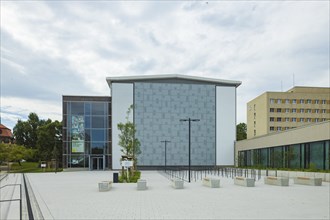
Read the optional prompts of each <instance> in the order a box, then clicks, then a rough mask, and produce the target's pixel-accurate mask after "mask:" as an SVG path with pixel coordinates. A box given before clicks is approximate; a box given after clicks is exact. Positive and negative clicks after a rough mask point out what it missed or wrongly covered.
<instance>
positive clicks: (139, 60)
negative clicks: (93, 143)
mask: <svg viewBox="0 0 330 220" xmlns="http://www.w3.org/2000/svg"><path fill="white" fill-rule="evenodd" d="M329 19H330V18H329V1H255V2H253V1H234V2H231V1H208V2H206V1H163V2H161V1H158V2H152V1H139V2H133V1H126V2H122V1H48V2H39V1H3V0H2V1H1V121H2V123H3V124H5V125H6V126H8V127H9V128H13V127H14V125H15V124H16V122H17V120H18V119H22V120H26V118H27V115H28V114H29V113H30V112H36V113H37V114H38V115H39V116H40V118H42V119H47V118H51V119H52V120H61V113H62V112H61V110H62V108H61V107H62V106H61V105H62V103H61V100H62V95H101V96H104V95H109V88H108V85H107V83H106V80H105V78H106V77H110V76H130V75H141V74H142V75H154V74H186V75H194V76H204V77H211V78H220V79H228V80H239V81H242V85H241V86H240V87H238V90H237V96H238V99H237V104H238V109H237V121H238V122H246V103H247V102H248V101H250V100H251V99H253V98H255V97H256V96H258V95H260V94H261V93H263V92H265V91H281V90H282V89H283V91H285V90H288V89H290V88H291V87H292V86H293V83H294V84H295V85H296V86H322V87H328V86H329V28H330V26H329ZM293 76H294V77H293ZM293 79H294V80H293Z"/></svg>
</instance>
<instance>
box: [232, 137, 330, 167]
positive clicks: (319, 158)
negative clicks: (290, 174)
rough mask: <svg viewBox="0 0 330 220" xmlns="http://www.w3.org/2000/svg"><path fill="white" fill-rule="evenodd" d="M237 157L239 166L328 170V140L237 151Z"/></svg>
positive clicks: (329, 146) (329, 143) (329, 152)
mask: <svg viewBox="0 0 330 220" xmlns="http://www.w3.org/2000/svg"><path fill="white" fill-rule="evenodd" d="M251 155H254V156H251ZM238 157H239V158H238V161H239V166H259V167H263V168H293V169H309V168H314V169H319V170H329V169H330V164H329V158H330V140H325V141H318V142H310V143H301V144H293V145H288V146H277V147H269V148H261V149H254V150H246V151H239V152H238Z"/></svg>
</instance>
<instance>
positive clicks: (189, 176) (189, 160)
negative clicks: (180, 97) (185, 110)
mask: <svg viewBox="0 0 330 220" xmlns="http://www.w3.org/2000/svg"><path fill="white" fill-rule="evenodd" d="M190 125H191V119H190V118H189V183H190V170H191V169H190V166H191V147H190V143H191V135H190V134H191V132H190V130H191V129H190V127H191V126H190Z"/></svg>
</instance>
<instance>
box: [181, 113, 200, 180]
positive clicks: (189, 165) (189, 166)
mask: <svg viewBox="0 0 330 220" xmlns="http://www.w3.org/2000/svg"><path fill="white" fill-rule="evenodd" d="M180 121H188V122H189V124H188V125H189V142H188V147H189V149H188V151H189V152H188V157H189V162H188V173H189V175H188V180H189V183H190V176H191V122H192V121H200V120H199V119H191V118H188V119H180Z"/></svg>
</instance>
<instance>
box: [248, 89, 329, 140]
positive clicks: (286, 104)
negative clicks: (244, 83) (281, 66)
mask: <svg viewBox="0 0 330 220" xmlns="http://www.w3.org/2000/svg"><path fill="white" fill-rule="evenodd" d="M329 119H330V88H322V87H301V86H296V87H293V88H292V89H290V90H288V91H286V92H265V93H263V94H262V95H260V96H258V97H257V98H255V99H253V100H251V101H250V102H248V103H247V138H248V139H249V138H252V137H256V136H260V135H265V134H269V133H273V132H279V131H283V130H288V129H292V128H296V127H299V126H303V125H307V124H310V123H318V122H322V121H327V120H329Z"/></svg>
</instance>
